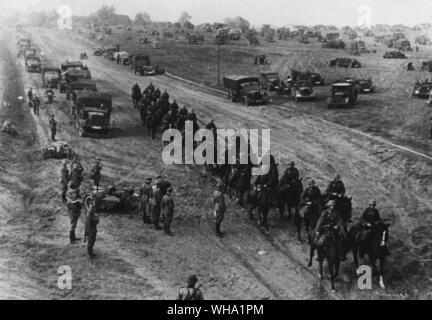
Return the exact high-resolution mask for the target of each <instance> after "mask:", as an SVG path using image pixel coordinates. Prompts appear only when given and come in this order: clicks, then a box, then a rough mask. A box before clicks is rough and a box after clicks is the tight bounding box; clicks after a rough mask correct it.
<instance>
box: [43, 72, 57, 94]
mask: <svg viewBox="0 0 432 320" xmlns="http://www.w3.org/2000/svg"><path fill="white" fill-rule="evenodd" d="M59 81H60V69H58V68H54V67H44V68H42V87H45V88H56V89H58V87H59Z"/></svg>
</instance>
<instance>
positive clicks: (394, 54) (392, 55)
mask: <svg viewBox="0 0 432 320" xmlns="http://www.w3.org/2000/svg"><path fill="white" fill-rule="evenodd" d="M383 58H384V59H407V56H406V55H405V54H404V53H403V52H400V51H389V52H386V53H385V54H384V56H383Z"/></svg>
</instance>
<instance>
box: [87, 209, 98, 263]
mask: <svg viewBox="0 0 432 320" xmlns="http://www.w3.org/2000/svg"><path fill="white" fill-rule="evenodd" d="M98 223H99V218H98V217H97V216H96V205H95V203H92V204H91V206H90V209H89V212H88V213H87V215H86V218H85V234H84V243H85V242H87V253H88V255H89V258H90V260H91V261H92V263H93V259H94V257H95V256H96V255H95V254H94V253H93V247H94V245H95V242H96V234H97V225H98Z"/></svg>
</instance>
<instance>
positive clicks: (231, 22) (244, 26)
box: [224, 16, 250, 33]
mask: <svg viewBox="0 0 432 320" xmlns="http://www.w3.org/2000/svg"><path fill="white" fill-rule="evenodd" d="M224 22H225V24H226V25H228V26H229V27H231V28H236V29H240V30H241V31H242V33H246V32H247V31H248V30H249V26H250V23H249V21H247V20H246V19H243V18H242V17H239V16H237V17H235V18H233V19H232V18H226V19H225V21H224Z"/></svg>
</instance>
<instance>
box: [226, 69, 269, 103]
mask: <svg viewBox="0 0 432 320" xmlns="http://www.w3.org/2000/svg"><path fill="white" fill-rule="evenodd" d="M223 84H224V87H225V88H226V90H227V93H228V98H230V99H231V101H232V102H242V103H243V104H244V105H245V106H251V105H263V104H266V103H267V95H266V94H263V93H261V90H260V80H259V78H258V77H252V76H242V75H231V76H225V77H224V78H223Z"/></svg>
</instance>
